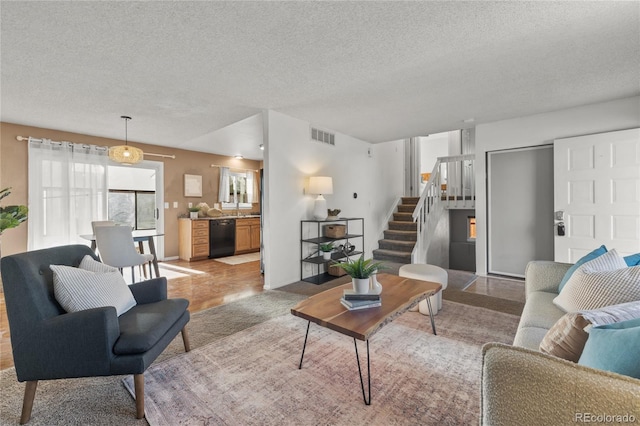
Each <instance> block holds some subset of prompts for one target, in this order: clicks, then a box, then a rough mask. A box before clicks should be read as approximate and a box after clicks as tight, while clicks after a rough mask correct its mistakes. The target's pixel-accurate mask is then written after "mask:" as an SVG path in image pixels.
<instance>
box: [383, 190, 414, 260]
mask: <svg viewBox="0 0 640 426" xmlns="http://www.w3.org/2000/svg"><path fill="white" fill-rule="evenodd" d="M418 200H419V197H402V204H400V205H398V212H397V213H394V214H393V219H392V220H390V221H389V229H387V230H386V231H384V239H382V240H378V247H379V248H378V249H376V250H373V258H374V259H375V260H378V261H380V260H386V261H389V262H396V263H411V252H412V251H413V247H414V246H415V244H416V239H417V235H418V234H417V230H418V224H417V223H416V222H414V220H413V217H412V215H413V211H414V210H415V208H416V205H417V203H418Z"/></svg>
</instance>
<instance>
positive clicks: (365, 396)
mask: <svg viewBox="0 0 640 426" xmlns="http://www.w3.org/2000/svg"><path fill="white" fill-rule="evenodd" d="M366 342H367V382H368V385H369V399H368V400H367V394H366V393H365V391H364V380H362V369H361V368H360V356H359V355H358V344H357V342H356V339H353V346H355V348H356V360H357V361H358V374H359V375H360V387H361V388H362V399H364V403H365V405H371V363H370V360H369V340H367V341H366Z"/></svg>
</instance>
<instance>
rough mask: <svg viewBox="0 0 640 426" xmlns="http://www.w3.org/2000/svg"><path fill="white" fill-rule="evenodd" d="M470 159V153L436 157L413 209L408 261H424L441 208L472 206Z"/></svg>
mask: <svg viewBox="0 0 640 426" xmlns="http://www.w3.org/2000/svg"><path fill="white" fill-rule="evenodd" d="M474 159H475V155H473V154H470V155H455V156H450V157H438V161H436V165H435V166H434V167H433V170H432V172H431V175H430V176H429V180H428V181H427V184H426V186H425V188H424V190H423V191H422V194H420V199H419V200H418V204H417V205H416V208H415V209H414V210H413V215H412V217H413V221H414V222H416V223H417V232H418V235H417V240H416V245H415V247H414V248H413V252H412V253H411V263H425V262H426V260H427V251H428V249H429V243H430V239H429V236H430V235H433V233H434V232H435V229H436V226H438V222H439V220H440V216H441V214H442V212H443V211H444V210H445V209H452V208H453V209H456V208H457V209H474V208H475V204H476V187H475V174H474Z"/></svg>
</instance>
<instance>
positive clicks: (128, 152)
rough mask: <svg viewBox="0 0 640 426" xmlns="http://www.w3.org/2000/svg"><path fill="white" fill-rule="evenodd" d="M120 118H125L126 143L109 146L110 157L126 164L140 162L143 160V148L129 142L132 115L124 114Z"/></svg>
mask: <svg viewBox="0 0 640 426" xmlns="http://www.w3.org/2000/svg"><path fill="white" fill-rule="evenodd" d="M120 118H122V119H124V145H118V146H112V147H111V148H109V158H110V159H111V160H113V161H115V162H117V163H120V164H124V165H125V166H131V165H132V164H138V163H139V162H141V161H142V159H143V156H144V153H143V152H142V150H141V149H139V148H136V147H135V146H129V145H128V144H127V143H128V140H127V136H128V135H127V130H128V129H127V122H128V121H129V120H131V117H128V116H126V115H122V116H120Z"/></svg>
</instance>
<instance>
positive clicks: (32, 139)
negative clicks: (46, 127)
mask: <svg viewBox="0 0 640 426" xmlns="http://www.w3.org/2000/svg"><path fill="white" fill-rule="evenodd" d="M16 139H17V140H19V141H20V142H22V141H31V142H40V143H42V141H43V140H42V139H38V138H32V137H31V136H29V137H26V138H25V137H24V136H16ZM51 142H52V143H62V142H58V141H51ZM68 143H74V142H68ZM81 145H82V146H87V147H88V146H90V145H87V144H81ZM98 148H100V149H109V147H108V146H98ZM143 155H148V156H150V157H162V158H171V159H172V160H175V159H176V156H175V155H168V154H152V153H150V152H144V153H143Z"/></svg>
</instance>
